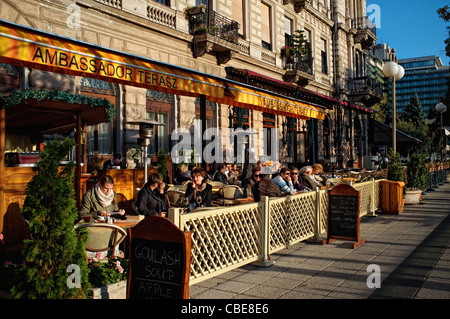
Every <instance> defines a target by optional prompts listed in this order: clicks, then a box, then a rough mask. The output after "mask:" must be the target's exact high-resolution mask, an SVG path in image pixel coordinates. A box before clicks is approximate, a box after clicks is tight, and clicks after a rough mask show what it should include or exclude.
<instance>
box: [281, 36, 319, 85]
mask: <svg viewBox="0 0 450 319" xmlns="http://www.w3.org/2000/svg"><path fill="white" fill-rule="evenodd" d="M303 49H304V52H303V53H302V52H301V51H300V50H298V49H296V48H294V47H286V48H282V49H281V59H282V64H283V69H284V70H286V72H285V74H284V76H283V80H284V81H285V82H288V83H297V84H298V85H300V86H306V85H308V83H309V81H312V80H314V70H313V58H312V54H311V50H310V45H309V43H306V47H305V48H303Z"/></svg>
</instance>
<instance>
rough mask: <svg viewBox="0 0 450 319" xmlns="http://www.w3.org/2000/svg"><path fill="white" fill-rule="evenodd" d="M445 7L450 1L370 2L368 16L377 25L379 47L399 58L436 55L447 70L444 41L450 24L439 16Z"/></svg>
mask: <svg viewBox="0 0 450 319" xmlns="http://www.w3.org/2000/svg"><path fill="white" fill-rule="evenodd" d="M444 5H450V1H445V0H426V1H424V0H367V16H368V17H369V19H370V20H371V21H372V22H374V23H375V24H376V25H377V37H378V40H377V43H387V44H388V45H389V47H391V48H394V49H395V50H396V54H397V58H399V59H406V58H415V57H421V56H428V55H436V56H439V57H440V58H441V60H442V63H443V64H444V65H447V66H448V65H450V57H447V56H446V55H445V43H444V40H445V39H446V38H447V37H448V31H447V26H450V23H446V22H445V21H444V20H442V19H441V18H439V16H438V14H437V13H436V10H437V9H438V8H439V7H443V6H444Z"/></svg>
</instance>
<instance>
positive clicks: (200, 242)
mask: <svg viewBox="0 0 450 319" xmlns="http://www.w3.org/2000/svg"><path fill="white" fill-rule="evenodd" d="M180 229H181V230H183V231H190V232H191V234H192V249H191V274H190V282H191V284H194V283H196V282H198V281H201V280H204V279H207V278H210V277H212V276H216V275H218V274H220V273H223V272H225V271H229V270H231V269H234V268H236V267H240V266H243V265H245V264H248V263H251V262H254V261H257V260H258V256H259V255H260V253H261V204H260V203H255V204H246V205H238V206H231V207H225V208H217V209H214V210H205V211H200V212H197V213H195V212H193V213H189V214H183V215H180Z"/></svg>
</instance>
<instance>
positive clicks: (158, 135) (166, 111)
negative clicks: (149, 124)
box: [146, 100, 171, 155]
mask: <svg viewBox="0 0 450 319" xmlns="http://www.w3.org/2000/svg"><path fill="white" fill-rule="evenodd" d="M170 106H171V105H170V104H167V103H162V102H156V101H150V100H147V111H146V119H147V120H155V121H158V122H159V123H164V124H166V125H164V126H163V125H158V126H156V128H155V129H154V130H153V138H152V139H150V145H149V146H148V149H147V152H148V154H159V152H160V151H161V150H164V154H166V155H167V154H169V153H170V150H171V148H170V133H169V132H171V129H170Z"/></svg>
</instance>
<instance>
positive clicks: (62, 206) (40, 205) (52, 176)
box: [11, 138, 90, 299]
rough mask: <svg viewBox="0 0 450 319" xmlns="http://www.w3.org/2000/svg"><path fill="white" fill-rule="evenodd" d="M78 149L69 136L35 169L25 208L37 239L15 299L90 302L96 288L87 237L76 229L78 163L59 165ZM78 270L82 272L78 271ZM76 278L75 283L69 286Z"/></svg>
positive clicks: (30, 244) (49, 148)
mask: <svg viewBox="0 0 450 319" xmlns="http://www.w3.org/2000/svg"><path fill="white" fill-rule="evenodd" d="M74 146H75V141H73V140H71V139H69V138H66V139H65V140H64V141H63V142H59V141H55V142H51V143H49V144H47V145H45V149H44V150H43V151H42V152H41V153H40V154H39V160H38V161H37V162H36V164H35V166H34V168H33V170H34V171H35V172H36V175H35V176H34V177H33V178H32V180H31V181H30V182H29V183H28V185H27V197H26V198H25V201H24V204H23V208H22V215H23V217H24V219H26V220H27V221H28V222H29V231H30V234H31V238H32V239H28V240H25V241H24V244H25V246H24V250H23V260H24V262H23V267H21V268H20V272H19V273H18V276H17V280H16V282H15V285H14V287H12V289H11V292H12V297H13V298H25V299H74V298H84V297H85V296H86V292H87V290H88V289H89V287H90V285H89V282H88V268H87V263H86V255H85V244H86V240H87V233H86V232H79V233H77V232H75V230H74V227H73V226H74V225H75V223H76V221H77V220H78V218H79V217H78V209H77V205H76V200H75V190H74V187H73V178H74V163H73V162H69V164H68V165H65V166H63V167H62V168H61V167H60V166H59V162H60V161H61V160H62V159H64V158H65V157H66V155H67V154H68V153H69V152H70V151H72V149H73V147H74ZM74 266H76V267H74ZM75 268H77V269H78V270H79V271H78V272H77V271H76V270H75V273H73V271H74V269H75ZM71 269H72V270H71ZM70 271H72V275H71V274H70ZM70 278H72V279H75V282H70V285H69V281H70V280H69V279H70ZM77 279H78V280H77Z"/></svg>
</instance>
